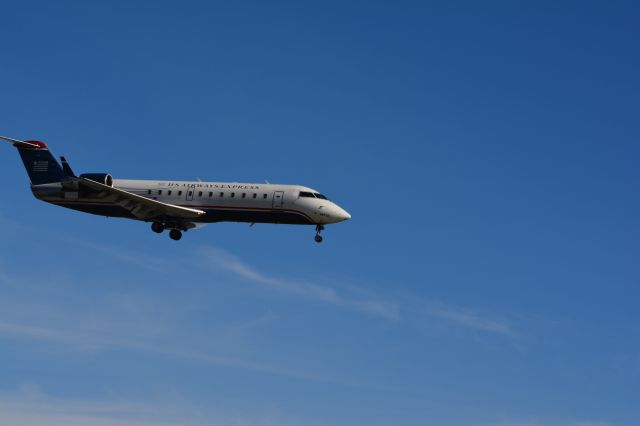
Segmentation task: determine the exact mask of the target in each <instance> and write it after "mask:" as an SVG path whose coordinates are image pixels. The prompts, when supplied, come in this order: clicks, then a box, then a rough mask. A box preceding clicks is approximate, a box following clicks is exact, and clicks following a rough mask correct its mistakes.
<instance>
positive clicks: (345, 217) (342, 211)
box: [336, 207, 351, 221]
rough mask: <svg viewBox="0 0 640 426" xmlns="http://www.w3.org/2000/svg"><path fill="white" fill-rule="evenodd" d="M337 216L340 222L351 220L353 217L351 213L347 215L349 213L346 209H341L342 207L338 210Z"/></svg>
mask: <svg viewBox="0 0 640 426" xmlns="http://www.w3.org/2000/svg"><path fill="white" fill-rule="evenodd" d="M336 216H337V217H338V220H340V221H343V220H349V219H351V215H350V214H349V213H347V211H346V210H345V209H343V208H341V207H338V208H337V212H336Z"/></svg>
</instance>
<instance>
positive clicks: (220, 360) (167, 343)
mask: <svg viewBox="0 0 640 426" xmlns="http://www.w3.org/2000/svg"><path fill="white" fill-rule="evenodd" d="M250 326H253V324H251V325H250ZM114 329H115V330H117V331H118V332H117V333H116V332H114ZM0 337H5V338H21V339H29V340H32V341H38V342H44V343H49V344H54V345H57V346H58V347H60V348H61V349H63V350H75V351H93V352H95V351H104V350H109V349H120V350H129V351H140V352H146V353H153V354H155V355H160V356H163V357H167V358H174V359H179V360H183V361H196V362H199V363H202V364H206V365H211V366H219V367H231V368H237V369H241V370H249V371H255V372H260V373H264V374H272V375H277V376H283V377H289V378H293V379H300V380H306V381H312V382H319V383H331V384H337V385H343V386H352V387H360V388H367V389H383V387H381V386H379V385H377V384H375V383H369V382H365V381H361V380H358V379H355V378H349V377H343V376H332V375H331V374H322V373H318V372H310V371H305V370H294V369H290V368H285V367H281V366H277V365H272V364H266V363H262V362H259V361H252V360H248V359H243V358H241V357H231V356H223V355H216V354H213V353H210V352H205V351H202V350H197V349H193V348H189V346H188V345H187V344H185V343H181V342H180V339H179V336H176V335H167V336H165V338H164V339H162V340H159V339H152V340H150V339H144V338H142V337H141V336H140V335H139V334H137V333H134V334H133V335H132V334H127V333H126V332H125V331H124V330H121V329H120V327H119V324H117V323H116V324H115V326H113V327H110V325H109V323H108V321H102V327H100V328H96V327H91V328H89V327H84V328H83V327H82V326H75V327H74V326H70V325H62V324H58V325H43V324H40V325H33V324H25V323H18V322H7V321H3V322H0ZM178 348H179V349H178Z"/></svg>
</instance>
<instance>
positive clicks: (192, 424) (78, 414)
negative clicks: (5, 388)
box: [0, 386, 221, 426]
mask: <svg viewBox="0 0 640 426" xmlns="http://www.w3.org/2000/svg"><path fill="white" fill-rule="evenodd" d="M0 424H2V425H11V426H34V425H38V426H152V425H158V426H179V425H185V426H199V425H204V424H221V423H218V422H213V421H212V420H211V419H209V420H208V421H207V422H206V423H205V422H201V421H199V420H197V419H196V418H194V416H190V415H189V410H187V409H184V408H178V407H176V405H175V404H170V403H169V404H167V403H166V402H165V403H156V404H151V403H132V402H129V401H126V400H81V399H61V398H54V397H51V396H49V395H45V394H44V393H42V392H40V390H39V389H38V388H37V387H34V386H23V387H22V388H21V389H20V390H19V391H18V392H16V393H13V394H7V393H5V394H2V395H0Z"/></svg>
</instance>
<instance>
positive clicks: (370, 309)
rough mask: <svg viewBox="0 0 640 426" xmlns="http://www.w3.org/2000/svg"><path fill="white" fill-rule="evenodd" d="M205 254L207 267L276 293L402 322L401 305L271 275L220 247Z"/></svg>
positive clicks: (208, 249)
mask: <svg viewBox="0 0 640 426" xmlns="http://www.w3.org/2000/svg"><path fill="white" fill-rule="evenodd" d="M201 253H202V256H204V257H205V258H206V260H207V262H205V263H204V264H206V265H213V266H214V267H216V268H218V269H222V270H225V271H228V272H231V273H233V274H235V275H236V276H238V277H239V278H242V279H244V280H247V281H249V282H251V283H254V284H258V285H262V286H265V287H268V288H270V289H272V290H276V291H279V292H282V293H286V294H288V295H292V296H296V297H300V298H303V299H307V300H310V301H315V302H321V303H328V304H331V305H335V306H342V307H345V308H348V309H352V310H356V311H359V312H364V313H367V314H370V315H375V316H379V317H382V318H385V319H389V320H398V319H400V309H399V306H398V304H397V303H393V302H387V301H384V300H381V299H360V298H356V297H355V296H350V295H343V294H338V292H337V291H336V290H335V289H333V288H331V287H327V286H323V285H319V284H315V283H310V282H307V281H303V280H291V279H288V278H282V277H276V276H270V275H267V274H264V273H262V272H259V271H258V270H256V269H255V268H253V267H252V266H250V265H249V264H247V263H246V262H243V261H242V260H241V259H240V258H238V257H237V256H234V255H232V254H231V253H228V252H226V251H224V250H220V249H217V248H213V247H205V248H203V249H201Z"/></svg>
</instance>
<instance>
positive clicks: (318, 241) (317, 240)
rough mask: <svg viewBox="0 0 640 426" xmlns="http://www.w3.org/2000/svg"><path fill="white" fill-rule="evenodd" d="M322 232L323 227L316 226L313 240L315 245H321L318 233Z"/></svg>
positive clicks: (320, 237) (320, 236)
mask: <svg viewBox="0 0 640 426" xmlns="http://www.w3.org/2000/svg"><path fill="white" fill-rule="evenodd" d="M323 230H324V226H322V225H317V226H316V236H315V238H314V240H316V243H321V242H322V235H320V233H321V232H322V231H323Z"/></svg>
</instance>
